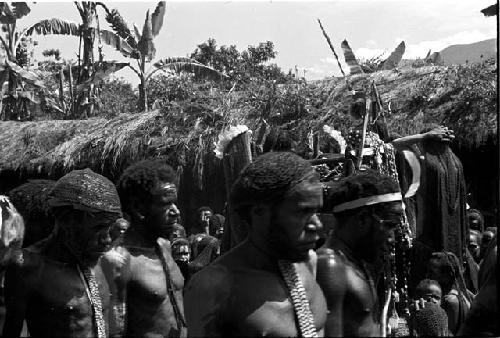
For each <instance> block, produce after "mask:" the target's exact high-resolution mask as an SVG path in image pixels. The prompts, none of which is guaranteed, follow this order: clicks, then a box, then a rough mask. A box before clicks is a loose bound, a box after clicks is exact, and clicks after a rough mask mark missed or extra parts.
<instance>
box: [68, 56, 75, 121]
mask: <svg viewBox="0 0 500 338" xmlns="http://www.w3.org/2000/svg"><path fill="white" fill-rule="evenodd" d="M68 81H69V98H70V109H69V110H70V114H71V115H72V116H74V109H75V96H74V92H73V71H72V69H71V63H70V64H69V79H68Z"/></svg>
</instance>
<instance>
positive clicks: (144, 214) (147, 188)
mask: <svg viewBox="0 0 500 338" xmlns="http://www.w3.org/2000/svg"><path fill="white" fill-rule="evenodd" d="M175 178H176V173H175V171H174V170H173V169H172V168H171V167H170V166H168V165H166V164H165V163H164V162H163V161H161V160H159V159H155V160H144V161H141V162H138V163H136V164H133V165H131V166H130V167H128V168H127V169H126V170H125V171H124V172H123V174H122V175H121V177H120V179H119V181H118V184H117V187H118V194H119V195H120V199H121V201H122V204H123V207H124V211H126V212H127V214H128V215H129V216H130V228H129V230H128V231H127V233H126V234H125V236H124V239H123V244H122V245H121V246H119V247H117V248H116V249H115V250H114V252H113V254H112V255H111V254H110V255H106V256H105V257H103V258H104V259H103V267H105V269H106V275H107V277H108V279H110V280H113V281H114V283H113V285H114V287H116V290H114V292H113V304H114V305H113V306H114V315H115V317H116V318H117V319H116V321H117V322H119V327H118V328H117V331H116V334H117V335H120V334H124V335H125V336H127V337H131V336H133V337H153V336H154V337H172V336H173V337H179V336H182V335H183V332H185V322H184V310H183V300H182V289H183V287H184V278H183V277H182V273H181V271H180V270H179V268H178V266H177V264H175V261H174V260H173V258H172V255H171V248H170V242H169V241H168V240H166V239H165V238H167V237H168V235H169V233H170V230H171V228H172V225H173V224H175V222H176V221H177V219H178V217H179V209H178V208H177V206H176V205H175V203H176V201H177V189H176V186H175V183H174V182H175ZM116 253H119V255H117V254H116ZM123 331H125V332H123Z"/></svg>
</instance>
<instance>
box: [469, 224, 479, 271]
mask: <svg viewBox="0 0 500 338" xmlns="http://www.w3.org/2000/svg"><path fill="white" fill-rule="evenodd" d="M467 247H468V249H469V252H470V253H471V255H472V257H473V258H474V261H475V262H476V263H477V264H479V262H480V261H481V233H480V232H479V231H477V230H473V229H470V230H469V241H468V243H467ZM477 270H479V266H478V268H477Z"/></svg>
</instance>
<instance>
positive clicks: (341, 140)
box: [323, 124, 347, 154]
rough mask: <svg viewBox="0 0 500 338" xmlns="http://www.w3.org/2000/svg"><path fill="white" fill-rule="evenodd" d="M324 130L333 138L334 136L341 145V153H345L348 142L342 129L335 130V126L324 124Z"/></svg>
mask: <svg viewBox="0 0 500 338" xmlns="http://www.w3.org/2000/svg"><path fill="white" fill-rule="evenodd" d="M323 131H324V132H325V133H326V134H328V135H329V136H330V137H331V138H333V139H334V140H335V141H337V143H338V144H339V146H340V153H341V154H343V153H345V148H346V146H347V142H346V141H345V139H344V138H343V137H342V133H341V132H340V131H338V130H335V129H334V128H332V127H330V126H328V125H326V124H325V125H324V126H323Z"/></svg>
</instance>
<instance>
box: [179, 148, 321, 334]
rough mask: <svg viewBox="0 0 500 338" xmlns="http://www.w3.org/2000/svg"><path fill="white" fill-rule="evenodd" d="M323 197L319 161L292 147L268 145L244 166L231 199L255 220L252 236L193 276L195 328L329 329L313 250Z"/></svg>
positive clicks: (188, 295) (190, 294)
mask: <svg viewBox="0 0 500 338" xmlns="http://www.w3.org/2000/svg"><path fill="white" fill-rule="evenodd" d="M322 202H323V195H322V188H321V185H320V183H319V180H318V178H317V176H316V174H315V172H314V171H313V169H312V167H311V166H310V165H309V163H308V162H307V161H306V160H304V159H302V158H300V157H299V156H297V155H294V154H292V153H281V152H270V153H266V154H264V155H262V156H260V157H258V158H257V159H256V160H255V161H254V162H252V163H251V164H249V165H248V166H247V167H246V168H245V169H244V170H243V171H242V173H241V174H240V176H239V178H238V179H237V180H236V182H235V183H234V185H233V187H232V191H231V195H230V205H231V206H232V207H233V208H234V210H235V212H236V213H237V214H238V216H239V217H242V218H244V219H245V220H246V221H247V222H248V224H250V229H249V234H248V238H247V239H246V240H245V241H244V242H242V243H240V244H239V245H238V246H236V247H234V248H233V249H231V250H230V251H229V252H227V253H226V254H225V255H223V256H222V257H220V258H219V259H217V260H216V261H214V262H213V263H212V264H210V265H209V266H207V267H206V268H204V269H203V270H202V271H200V272H198V273H197V274H196V275H194V276H193V277H191V281H190V282H189V284H188V286H187V289H186V291H185V306H186V319H187V322H188V328H189V331H188V333H189V336H193V337H201V336H211V337H216V336H228V337H230V336H288V337H296V336H307V337H309V336H318V335H319V336H322V335H323V327H324V324H325V319H326V303H325V299H324V296H323V292H322V291H321V289H320V288H319V285H318V284H317V283H316V281H315V277H314V274H315V262H316V255H315V253H314V251H313V250H312V248H314V245H315V242H316V240H317V238H318V236H317V233H316V228H317V227H318V223H319V221H318V218H317V216H316V211H317V210H318V209H319V208H321V206H322Z"/></svg>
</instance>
